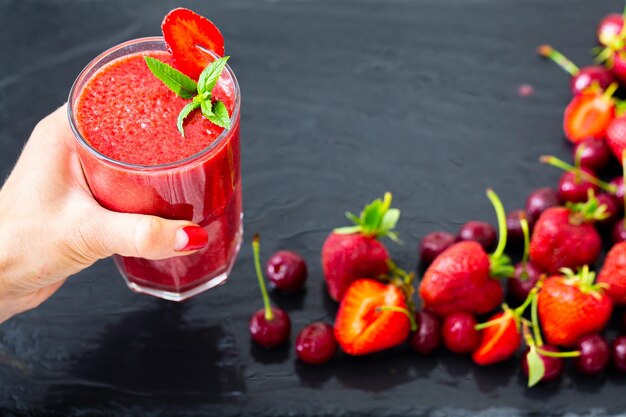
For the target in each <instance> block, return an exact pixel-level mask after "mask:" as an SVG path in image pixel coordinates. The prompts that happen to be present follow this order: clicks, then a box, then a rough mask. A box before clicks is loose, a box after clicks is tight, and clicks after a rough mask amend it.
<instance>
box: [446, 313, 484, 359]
mask: <svg viewBox="0 0 626 417" xmlns="http://www.w3.org/2000/svg"><path fill="white" fill-rule="evenodd" d="M476 324H477V323H476V319H475V318H474V316H473V315H471V314H469V313H465V312H459V313H453V314H450V315H449V316H448V317H446V318H445V320H444V321H443V327H442V335H443V343H444V344H445V345H446V347H447V348H448V349H449V350H450V351H452V352H455V353H470V352H472V351H473V350H474V349H476V347H477V346H478V343H480V335H479V332H478V330H476V329H475V328H474V326H476Z"/></svg>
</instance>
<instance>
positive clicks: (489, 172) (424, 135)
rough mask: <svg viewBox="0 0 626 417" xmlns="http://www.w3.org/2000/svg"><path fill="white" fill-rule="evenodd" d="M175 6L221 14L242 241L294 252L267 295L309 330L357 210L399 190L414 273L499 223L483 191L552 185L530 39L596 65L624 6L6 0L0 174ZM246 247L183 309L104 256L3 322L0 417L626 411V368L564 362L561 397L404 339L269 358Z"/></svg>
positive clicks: (544, 69)
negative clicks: (98, 67) (145, 292)
mask: <svg viewBox="0 0 626 417" xmlns="http://www.w3.org/2000/svg"><path fill="white" fill-rule="evenodd" d="M178 5H183V6H187V7H190V8H193V9H195V10H197V11H198V12H201V13H202V14H204V15H206V16H209V17H210V18H211V19H213V20H214V21H215V22H216V23H217V24H218V26H219V27H220V28H221V30H222V32H223V33H224V35H225V38H226V48H227V52H228V53H229V54H231V55H232V56H233V57H232V59H231V65H232V67H233V68H234V70H235V72H236V73H237V75H238V77H239V81H240V83H241V87H242V91H243V113H242V114H243V116H242V132H241V133H242V143H243V146H242V148H243V155H242V161H243V166H242V169H243V178H244V206H245V219H246V224H245V228H246V237H249V236H251V234H252V233H253V232H260V233H261V234H262V236H263V244H262V253H263V255H264V256H265V257H267V256H269V255H270V254H271V253H272V252H273V251H274V250H275V249H278V248H283V247H284V248H291V249H294V250H297V251H300V252H301V253H302V254H303V255H304V256H305V257H306V259H307V260H308V261H309V267H310V281H309V283H308V288H307V291H306V293H305V294H301V295H298V296H294V297H291V298H288V297H281V296H277V295H274V296H273V299H274V301H275V302H276V303H277V304H278V305H280V306H281V307H283V308H286V309H287V310H288V311H289V312H290V313H291V316H292V319H293V324H294V327H295V330H296V331H297V330H299V329H300V328H301V327H303V326H304V325H305V324H307V323H309V322H311V321H313V320H327V321H331V320H332V319H333V316H334V311H335V306H334V305H333V304H332V302H330V301H329V299H328V298H327V297H326V295H325V292H324V289H323V285H322V281H323V280H322V278H321V273H320V266H319V260H318V257H319V250H320V247H321V245H322V242H323V240H324V238H325V236H326V234H327V232H328V231H329V230H330V229H331V228H333V227H336V226H339V225H342V224H343V223H345V220H344V218H343V212H344V210H346V209H351V210H359V209H360V207H361V206H362V205H363V203H365V202H366V201H369V200H371V199H372V198H374V197H377V196H381V195H382V193H383V192H384V191H386V190H389V191H392V192H393V193H394V196H395V203H396V204H397V206H398V207H400V208H401V209H402V210H403V213H402V219H401V221H400V224H399V230H400V232H401V235H402V238H403V240H404V241H405V244H404V246H401V247H398V246H394V245H391V251H392V253H393V255H394V256H395V257H396V258H397V260H398V262H399V263H400V264H401V265H402V266H404V267H407V268H412V267H413V266H414V265H415V257H416V249H415V247H416V244H417V241H418V239H419V238H420V237H421V236H422V235H424V234H425V233H427V232H429V231H432V230H435V229H445V230H449V231H452V232H454V231H455V230H456V229H457V227H458V226H459V225H460V224H461V223H463V222H464V221H466V220H468V219H471V218H479V219H486V220H489V221H491V222H494V216H493V214H492V210H491V208H490V204H489V202H488V200H487V199H486V198H485V197H484V190H485V188H486V187H487V186H493V187H494V188H495V189H496V191H498V193H499V194H500V196H501V197H502V199H503V200H504V202H505V205H506V207H507V208H509V209H514V208H517V207H519V206H521V205H522V204H523V202H524V198H525V195H526V194H527V193H528V192H529V191H530V190H531V189H533V188H535V187H537V186H540V185H544V184H553V183H555V181H556V180H557V178H558V176H559V173H558V172H557V171H556V170H555V169H553V168H549V167H542V166H540V165H539V164H538V163H537V162H536V161H537V157H538V156H539V155H540V154H543V153H556V154H557V155H560V156H567V149H568V147H567V146H566V145H565V144H564V141H563V139H562V135H561V115H562V111H563V107H564V105H565V104H566V103H567V101H568V99H569V91H568V85H567V79H566V77H565V75H564V74H563V73H561V72H560V71H559V70H558V69H556V68H555V67H554V66H552V65H550V64H548V63H543V62H541V61H540V60H539V59H538V58H537V57H536V55H535V47H536V46H537V45H538V44H539V43H542V42H551V43H553V44H554V45H555V46H556V47H558V48H560V49H562V50H563V51H564V52H565V53H567V54H568V55H570V56H571V57H572V58H573V59H574V60H575V61H577V62H579V63H584V62H590V48H591V47H592V46H593V44H594V30H595V26H596V24H597V22H598V21H599V20H600V18H601V17H602V16H603V15H604V14H605V13H607V12H609V11H619V10H620V9H621V8H622V4H621V2H618V1H608V0H603V1H597V0H594V1H592V0H587V1H583V0H545V1H537V0H510V1H504V0H503V1H496V0H449V1H443V0H421V1H408V0H406V1H403V0H387V1H384V0H381V1H373V0H360V1H357V0H353V1H347V0H335V1H332V0H319V1H318V0H311V1H259V0H224V1H194V2H191V1H189V2H187V1H179V2H174V1H155V0H140V1H113V0H107V1H100V0H82V1H81V0H72V1H69V0H57V1H54V0H51V1H35V0H0V45H2V49H1V54H2V58H1V59H2V61H1V62H2V65H1V66H0V175H1V176H2V177H4V176H6V175H7V174H8V172H9V170H10V169H11V166H12V165H13V163H14V161H15V159H16V158H17V156H18V154H19V151H20V148H21V146H22V144H23V142H24V141H25V140H26V138H27V137H28V135H29V133H30V131H31V129H32V128H33V126H34V125H35V123H36V122H37V121H38V120H39V119H40V118H41V117H42V116H44V115H45V114H47V113H49V112H50V111H51V110H53V109H54V108H55V107H56V106H58V105H60V104H61V103H62V102H63V101H64V100H65V98H66V95H67V92H68V90H69V88H70V85H71V83H72V81H73V80H74V78H75V76H76V75H77V74H78V72H79V71H80V70H81V69H82V68H83V67H84V66H85V65H86V64H87V63H88V62H89V61H90V60H91V59H92V58H93V57H94V56H96V55H97V54H98V53H100V52H101V51H103V50H105V49H107V48H108V47H110V46H113V45H115V44H117V43H119V42H122V41H125V40H127V39H130V38H136V37H141V36H147V35H157V34H159V25H160V22H161V19H162V17H163V15H164V14H165V13H166V12H167V11H168V10H169V9H171V8H173V7H175V6H178ZM522 83H529V84H531V85H533V86H534V87H535V90H536V92H535V94H534V95H533V96H532V97H528V98H520V97H519V96H518V94H517V87H518V86H519V85H520V84H522ZM0 215H1V214H0ZM5 221H7V219H5ZM248 244H249V241H248V240H246V242H245V245H244V246H243V248H242V253H241V255H240V257H239V260H238V262H237V265H236V267H235V269H234V271H233V274H232V277H231V278H230V281H229V282H228V284H227V285H225V286H222V287H221V288H218V289H215V290H213V291H210V292H208V293H205V294H202V295H201V296H199V297H197V298H195V299H193V300H191V301H189V302H187V303H185V304H181V305H177V304H173V303H169V302H163V301H159V300H157V299H154V298H150V297H147V296H140V295H135V294H133V293H131V292H130V291H128V290H127V289H126V287H125V285H124V282H123V280H122V278H121V277H120V276H119V275H118V273H117V272H116V270H115V268H114V266H113V263H112V262H111V261H109V260H107V261H104V262H100V263H98V264H97V265H96V266H94V267H93V268H91V269H89V270H87V271H85V272H83V273H81V274H79V275H78V276H76V277H74V278H72V279H71V280H69V282H68V283H67V284H66V285H65V286H64V287H63V288H62V289H61V290H60V291H59V292H58V294H57V295H55V296H54V297H53V298H52V299H51V300H49V301H48V302H46V303H45V304H44V305H43V306H42V307H40V308H39V309H37V310H36V311H32V312H29V313H26V314H23V315H21V316H18V317H15V318H14V319H12V320H10V321H9V322H7V323H5V324H3V325H2V326H0V414H2V415H9V416H11V415H76V416H78V415H102V416H104V415H113V414H116V415H124V416H136V415H150V416H160V415H189V416H192V415H216V416H235V415H246V416H248V415H267V416H279V415H280V416H283V415H319V416H361V415H371V416H396V415H397V416H432V417H436V416H444V415H447V414H453V415H478V416H504V415H509V416H517V415H526V414H529V415H542V416H547V415H567V416H571V415H593V416H605V415H615V414H618V413H620V412H622V411H626V396H625V395H624V392H625V388H626V386H625V385H626V377H621V376H617V375H615V374H612V373H611V374H609V375H608V376H604V377H600V378H597V379H582V378H576V377H572V376H571V375H572V373H571V372H570V373H569V376H567V377H566V378H565V379H564V380H563V382H562V383H561V384H560V385H559V386H556V387H543V388H537V389H534V390H527V389H525V388H524V381H523V380H522V379H521V377H520V376H519V374H518V369H517V362H516V361H510V362H508V363H505V364H502V365H499V366H496V367H494V368H490V369H487V368H478V367H476V366H473V365H472V363H471V361H470V360H469V359H467V358H463V357H454V356H452V355H449V354H446V353H440V354H439V355H436V356H433V357H420V356H417V355H415V354H413V353H412V352H410V351H408V349H406V348H399V349H397V350H396V351H394V352H389V353H384V354H380V355H375V356H373V357H368V358H358V359H354V358H348V357H345V356H340V357H337V358H336V359H335V360H334V361H333V362H332V363H330V364H328V365H327V366H323V367H319V368H311V367H307V366H303V365H302V364H300V363H298V362H297V361H296V359H295V354H294V352H293V340H294V339H295V335H293V336H292V342H291V343H290V345H289V347H288V348H285V349H282V350H278V351H274V352H266V351H261V350H258V349H255V348H254V347H252V346H251V343H250V341H249V337H248V331H247V321H248V318H249V316H250V314H251V313H252V312H253V311H254V310H256V309H257V308H258V307H260V306H261V298H260V296H259V290H258V288H257V284H256V281H255V277H254V275H253V266H252V262H251V251H250V249H249V245H248ZM33 256H37V254H33Z"/></svg>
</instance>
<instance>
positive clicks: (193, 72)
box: [161, 7, 224, 80]
mask: <svg viewBox="0 0 626 417" xmlns="http://www.w3.org/2000/svg"><path fill="white" fill-rule="evenodd" d="M161 30H162V31H163V38H164V39H165V43H167V46H168V48H169V49H170V52H171V53H172V56H173V57H174V64H175V65H176V67H177V68H178V69H179V70H180V71H181V72H183V73H185V74H186V75H188V76H189V77H191V78H194V79H196V80H197V79H198V77H199V76H200V73H201V72H202V70H204V68H206V66H207V65H208V64H209V63H210V62H212V61H213V57H212V56H211V55H210V54H209V53H207V52H206V51H213V52H215V53H216V54H217V55H219V56H224V37H223V36H222V34H221V33H220V31H219V29H218V28H217V26H215V25H214V24H213V22H211V21H210V20H209V19H207V18H206V17H203V16H200V15H199V14H197V13H195V12H192V11H191V10H189V9H184V8H182V7H180V8H178V9H174V10H172V11H171V12H169V13H168V14H167V15H166V16H165V17H164V18H163V23H162V24H161Z"/></svg>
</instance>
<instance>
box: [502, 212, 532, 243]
mask: <svg viewBox="0 0 626 417" xmlns="http://www.w3.org/2000/svg"><path fill="white" fill-rule="evenodd" d="M522 217H524V218H526V212H525V211H524V210H515V211H512V212H510V213H509V214H507V215H506V241H507V244H511V245H521V244H523V243H524V232H523V230H522V224H521V223H520V218H522ZM527 220H528V219H527Z"/></svg>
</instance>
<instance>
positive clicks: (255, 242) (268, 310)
mask: <svg viewBox="0 0 626 417" xmlns="http://www.w3.org/2000/svg"><path fill="white" fill-rule="evenodd" d="M259 240H260V236H259V235H258V234H256V235H254V238H253V239H252V253H253V254H254V267H255V269H256V276H257V278H258V279H259V287H260V288H261V295H262V296H263V304H264V305H265V320H267V321H270V320H273V319H274V312H273V311H272V305H271V304H270V297H269V296H268V295H267V288H265V280H264V279H263V272H262V270H261V260H260V256H259Z"/></svg>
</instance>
